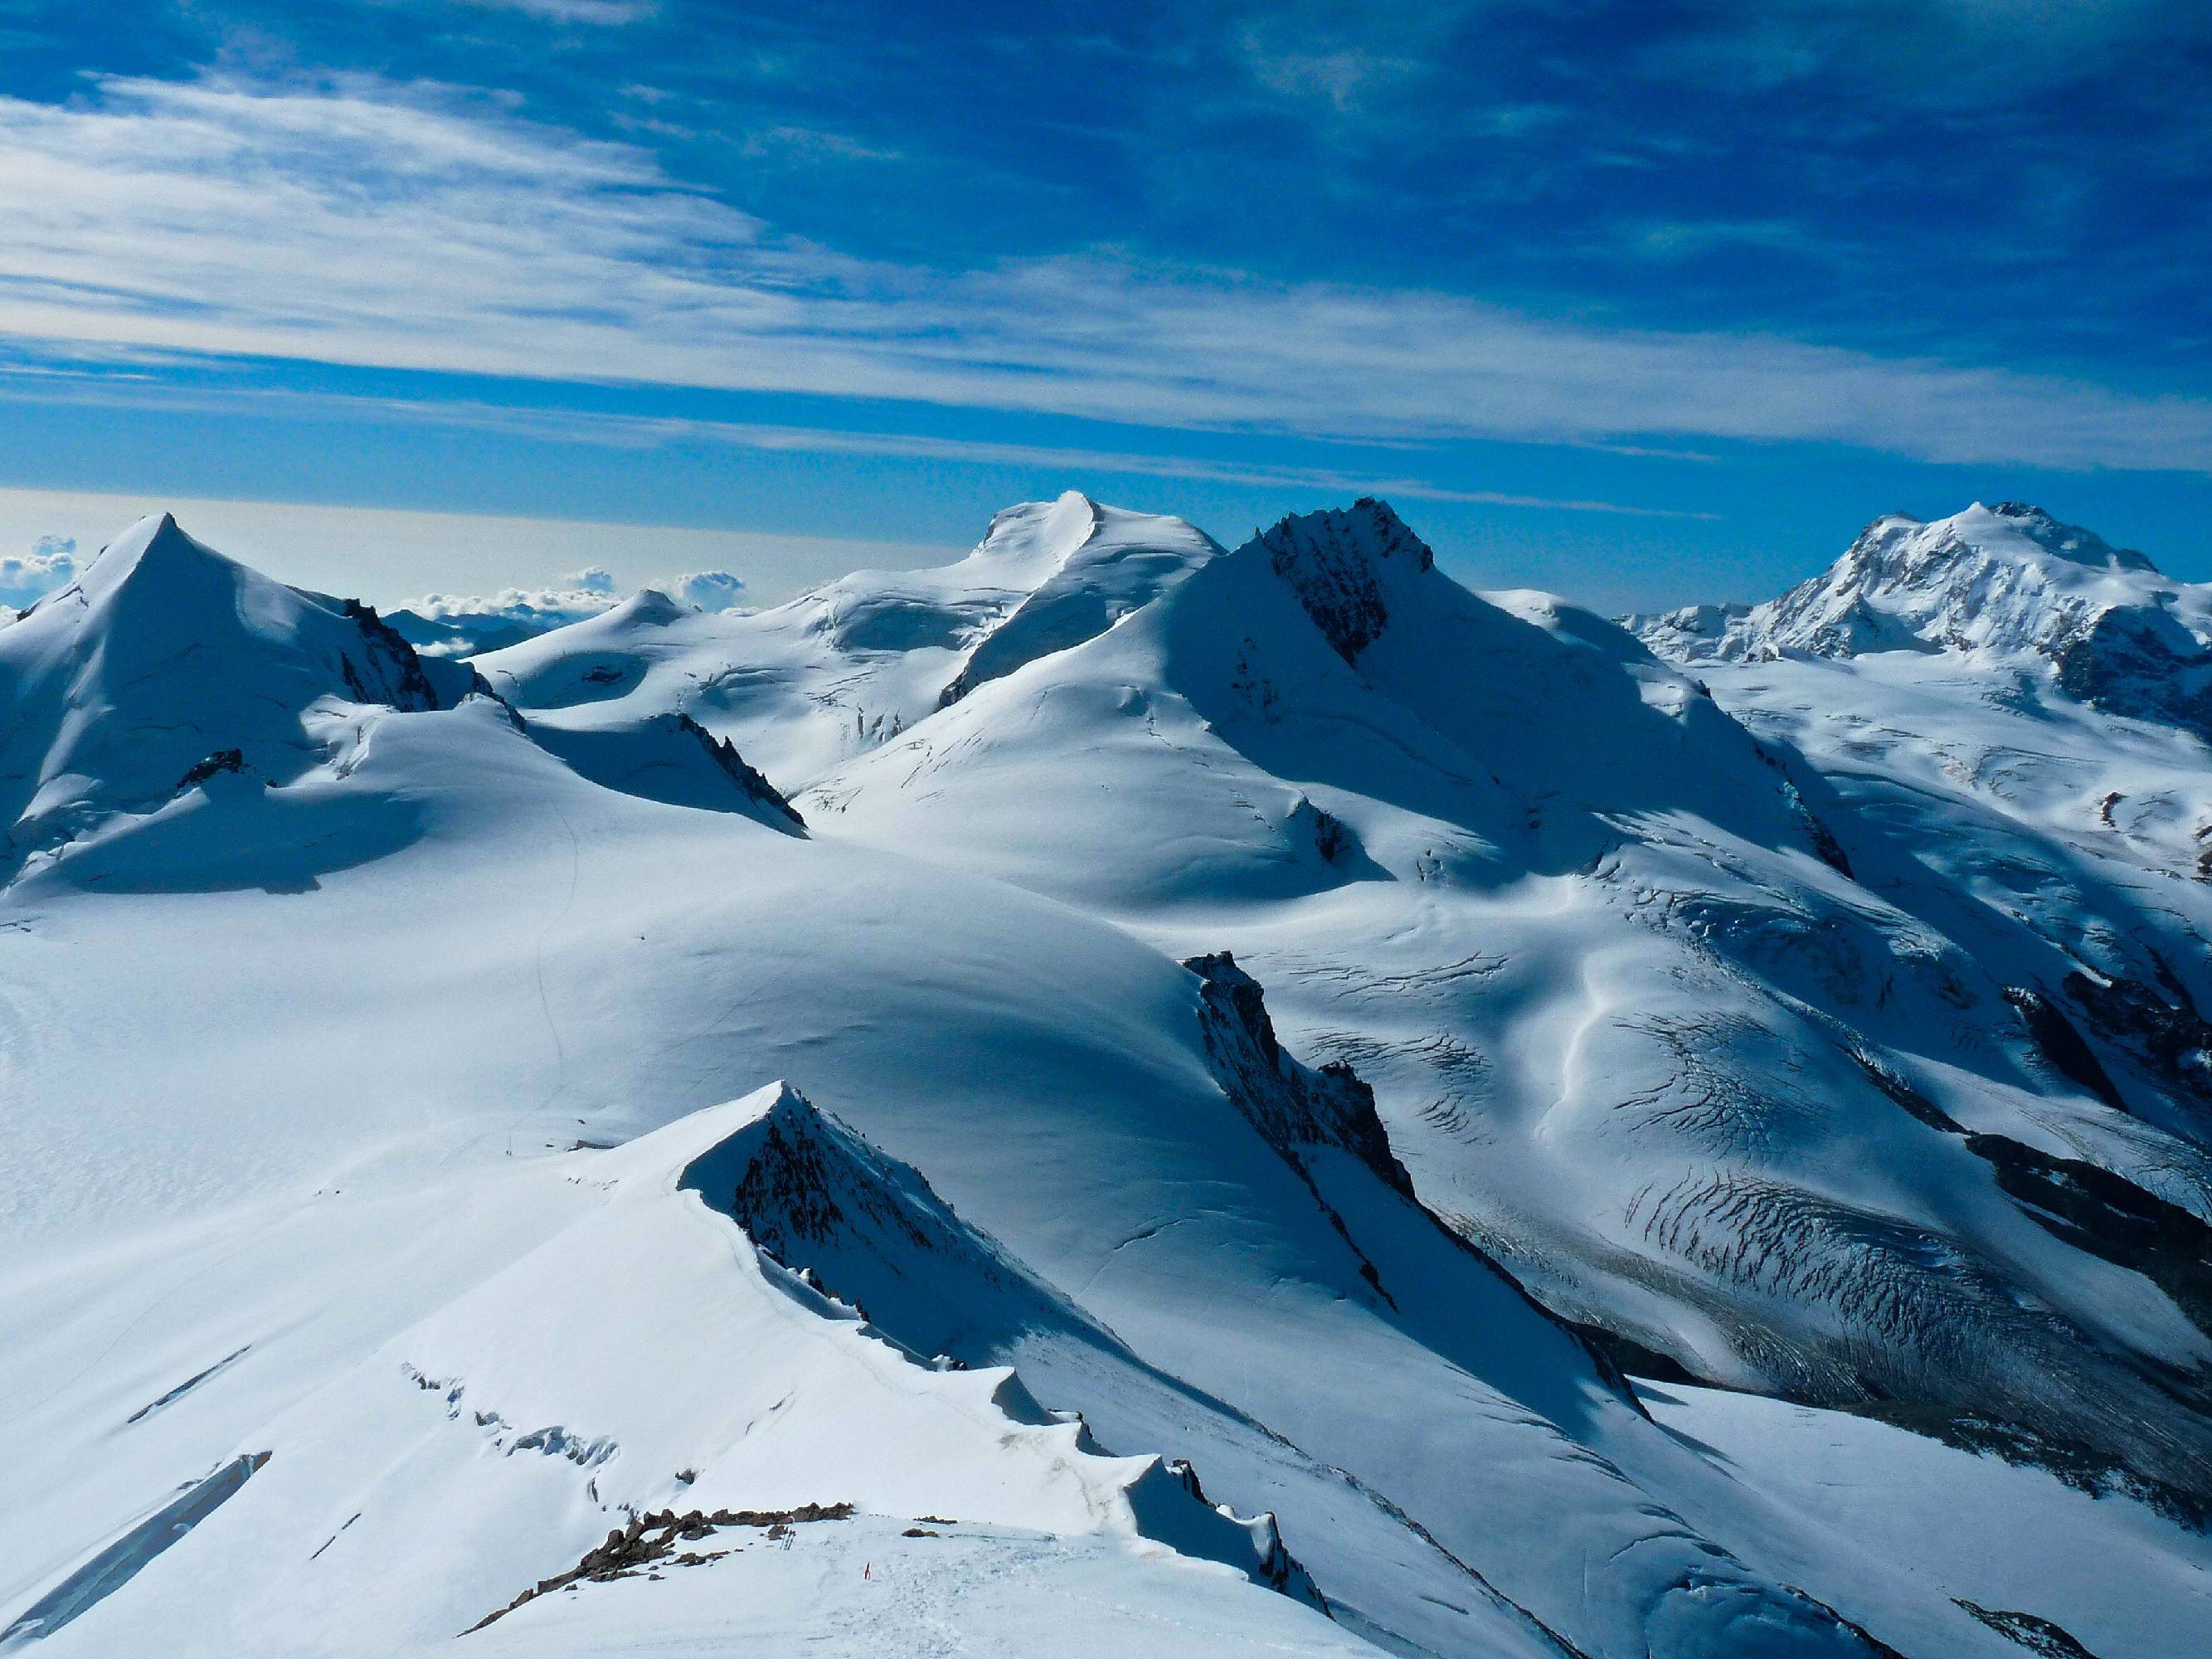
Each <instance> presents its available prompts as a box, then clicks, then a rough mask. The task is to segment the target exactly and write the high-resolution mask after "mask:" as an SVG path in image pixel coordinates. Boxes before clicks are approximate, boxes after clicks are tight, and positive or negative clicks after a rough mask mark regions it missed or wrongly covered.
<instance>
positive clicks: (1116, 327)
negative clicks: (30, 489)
mask: <svg viewBox="0 0 2212 1659" xmlns="http://www.w3.org/2000/svg"><path fill="white" fill-rule="evenodd" d="M97 93H98V95H97V97H96V99H94V100H93V101H91V102H89V103H86V104H82V105H70V106H53V105H45V104H38V103H33V102H28V101H26V100H19V99H7V98H0V222H5V223H7V225H8V226H9V236H8V239H7V240H6V243H5V244H4V246H0V333H5V334H9V335H13V336H15V337H17V338H18V339H19V340H22V341H37V342H45V343H49V344H53V345H58V347H60V348H62V349H69V350H76V351H80V352H82V351H85V350H88V349H97V350H100V351H112V350H114V349H141V350H145V349H154V350H164V351H185V352H211V353H239V354H251V355H261V356H281V357H292V358H301V359H307V360H312V361H318V362H340V363H352V364H368V365H377V366H383V367H395V368H430V369H441V370H453V371H464V372H467V371H475V372H482V373H488V374H507V375H519V376H529V377H537V378H556V379H577V380H622V381H645V382H652V383H659V384H666V385H682V386H714V387H727V388H744V389H757V390H769V391H799V392H813V393H824V394H830V395H852V396H865V397H872V398H919V399H925V400H929V401H934V402H939V403H945V404H963V405H969V406H987V407H994V408H1002V409H1018V410H1049V411H1053V412H1057V413H1062V414H1070V415H1077V416H1090V417H1094V418H1103V419H1107V420H1114V421H1121V422H1133V423H1139V424H1144V425H1149V426H1155V427H1158V426H1185V427H1204V426H1212V427H1250V428H1265V429H1270V430H1289V431H1295V432H1300V433H1308V434H1316V435H1333V436H1340V437H1361V438H1389V437H1454V436H1484V437H1508V438H1518V439H1534V440H1556V441H1589V440H1603V439H1607V438H1613V437H1620V436H1624V435H1644V434H1670V435H1703V436H1710V437H1723V438H1739V439H1752V440H1768V439H1810V440H1819V441H1834V442H1840V443H1847V444H1855V445H1863V446H1868V447H1874V448H1877V449H1882V450H1887V451H1891V452H1894V453H1902V454H1907V455H1912V456H1917V457H1920V458H1923V459H1934V460H1942V461H1956V462H2020V463H2027V464H2034V465H2054V466H2084V467H2086V466H2120V467H2154V468H2175V469H2184V470H2191V471H2212V401H2207V400H2205V399H2203V398H2181V397H2173V398H2146V397H2141V396H2136V395H2130V394H2125V393H2121V392H2113V391H2111V390H2108V389H2105V388H2100V387H2098V386H2093V385H2088V384H2084V383H2081V382H2078V381H2072V380H2060V379H2056V378H2051V377H2038V376H2031V375H2025V374H2012V373H2008V372H2006V371H2003V370H1999V369H1990V368H1972V367H1960V366H1956V365H1952V364H1948V363H1944V362H1936V361H1929V360H1905V359H1897V358H1882V357H1875V356H1869V355H1866V354H1863V353H1858V352H1854V351H1848V350H1840V349H1832V348H1827V347H1823V346H1819V345H1812V344H1807V343H1801V342H1796V341H1791V340H1788V339H1780V338H1771V337H1740V336H1731V335H1723V334H1717V333H1662V332H1650V331H1644V332H1637V331H1614V330H1605V329H1601V328H1596V327H1592V326H1588V325H1581V324H1567V323H1555V322H1547V321H1545V320H1543V319H1537V318H1532V317H1529V316H1526V315H1522V314H1519V313H1514V312H1510V311H1507V310H1504V309H1501V308H1499V307H1493V306H1490V305H1486V304H1484V303H1483V302H1481V301H1478V300H1474V299H1470V298H1467V297H1464V296H1461V295H1449V294H1440V293H1420V292H1402V291H1377V290H1360V289H1346V288H1334V287H1326V286H1321V285H1311V284H1309V285H1303V286H1285V285H1279V284H1270V283H1260V282H1256V281H1252V280H1249V279H1244V278H1240V277H1237V276H1234V275H1233V274H1222V273H1217V274H1211V275H1199V276H1192V275H1187V274H1186V275H1180V276H1163V275H1161V274H1159V273H1157V272H1152V271H1148V270H1142V269H1139V268H1136V267H1133V266H1131V265H1129V264H1126V263H1121V262H1116V261H1113V260H1109V259H1103V258H1066V259H1060V260H1047V261H1030V262H1025V263H1020V264H1010V265H1006V266H1004V267H1000V268H995V269H992V270H982V271H975V272H967V273H951V274H947V273H938V272H931V271H927V270H916V269H912V268H908V267H903V266H896V265H891V264H884V263H870V262H865V261H860V260H855V259H851V258H845V257H842V256H841V255H838V254H836V253H835V252H831V251H829V250H827V249H824V248H821V247H819V246H812V245H810V244H807V243H805V242H802V241H799V240H794V239H792V238H789V237H786V236H781V235H779V234H775V232H774V231H772V230H771V228H769V227H767V226H764V225H763V224H762V223H760V222H758V221H757V220H754V219H752V218H750V217H749V216H746V215H744V214H742V213H739V212H738V211H736V210H733V209H732V208H730V207H729V206H727V205H726V204H723V203H720V202H718V201H716V200H714V198H712V197H708V196H706V195H703V194H702V193H700V192H697V191H692V190H690V189H686V188H684V187H683V186H682V185H679V184H678V183H677V182H675V181H673V180H671V179H669V178H668V177H666V176H665V174H664V173H662V172H660V170H659V167H658V166H657V164H656V163H655V162H654V161H653V159H652V157H651V156H649V155H647V153H646V152H644V151H642V150H640V149H635V148H632V147H629V146H626V145H621V144H612V143H599V142H594V141H587V140H584V139H581V138H579V137H575V136H574V135H573V134H569V133H566V132H563V131H559V130H557V129H554V128H550V127H546V126H542V125H532V124H530V123H528V122H526V121H523V120H521V119H520V118H517V117H516V116H514V115H513V113H512V112H509V111H508V110H507V109H506V108H504V107H502V106H499V105H497V104H495V103H491V102H487V101H485V100H481V99H477V100H471V99H469V98H467V97H465V96H464V95H463V94H459V93H458V92H455V91H453V90H452V89H450V88H427V87H410V88H395V87H392V86H391V85H389V84H387V83H383V82H370V81H364V80H351V81H346V82H339V83H337V84H333V85H330V86H325V87H320V88H273V89H272V88H265V87H261V88H256V87H249V86H246V85H243V84H234V83H229V82H219V81H201V82H189V83H179V82H156V81H149V80H128V79H109V80H106V81H104V82H100V83H98V88H97Z"/></svg>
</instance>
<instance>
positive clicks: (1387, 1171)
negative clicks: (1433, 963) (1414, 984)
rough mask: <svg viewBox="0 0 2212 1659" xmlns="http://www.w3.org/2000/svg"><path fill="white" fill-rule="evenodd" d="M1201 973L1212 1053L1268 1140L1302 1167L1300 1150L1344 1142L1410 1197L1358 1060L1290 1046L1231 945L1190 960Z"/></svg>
mask: <svg viewBox="0 0 2212 1659" xmlns="http://www.w3.org/2000/svg"><path fill="white" fill-rule="evenodd" d="M1183 966H1184V967H1186V968H1188V969H1190V971H1191V972H1192V973H1194V974H1196V975H1198V977H1199V981H1200V984H1199V1001H1200V1008H1201V1010H1202V1013H1201V1020H1202V1023H1203V1026H1204V1030H1205V1034H1206V1051H1207V1053H1208V1054H1211V1055H1212V1058H1213V1061H1214V1069H1215V1074H1216V1075H1217V1076H1218V1077H1219V1078H1220V1079H1221V1085H1222V1087H1223V1088H1224V1089H1225V1091H1227V1092H1228V1095H1229V1097H1230V1099H1231V1101H1233V1102H1234V1103H1236V1106H1237V1109H1238V1110H1239V1111H1241V1112H1243V1114H1244V1115H1245V1116H1246V1117H1248V1118H1249V1119H1250V1120H1251V1121H1252V1127H1255V1129H1257V1130H1259V1132H1260V1135H1261V1139H1264V1140H1265V1141H1266V1142H1267V1144H1268V1145H1269V1146H1272V1147H1273V1148H1274V1149H1275V1151H1276V1152H1279V1153H1280V1154H1281V1155H1282V1156H1283V1157H1284V1158H1286V1159H1288V1160H1289V1161H1290V1162H1291V1164H1292V1165H1293V1166H1294V1167H1297V1168H1298V1169H1299V1170H1301V1172H1303V1170H1304V1165H1303V1164H1300V1163H1299V1160H1298V1149H1299V1148H1300V1147H1303V1146H1337V1147H1341V1148H1342V1149H1343V1150H1344V1151H1346V1152H1350V1153H1351V1154H1352V1156H1353V1157H1355V1158H1358V1160H1359V1161H1360V1162H1361V1163H1363V1164H1365V1165H1366V1166H1367V1167H1368V1168H1369V1169H1370V1170H1373V1171H1374V1172H1375V1173H1376V1175H1377V1176H1380V1177H1381V1178H1382V1180H1383V1183H1384V1184H1385V1185H1386V1186H1388V1187H1389V1188H1391V1189H1392V1190H1393V1191H1395V1192H1396V1193H1399V1194H1401V1195H1403V1196H1404V1197H1407V1198H1412V1197H1413V1178H1412V1177H1411V1176H1408V1175H1407V1173H1406V1166H1405V1165H1404V1164H1401V1163H1400V1162H1399V1161H1398V1157H1397V1154H1396V1153H1395V1152H1392V1151H1391V1150H1390V1137H1389V1134H1388V1133H1386V1132H1385V1131H1384V1129H1383V1120H1382V1118H1381V1117H1380V1116H1378V1115H1376V1110H1375V1091H1374V1090H1372V1089H1370V1088H1369V1087H1368V1086H1367V1085H1366V1084H1364V1083H1363V1082H1361V1081H1360V1079H1359V1076H1358V1073H1355V1072H1354V1071H1353V1070H1352V1067H1351V1066H1347V1065H1346V1064H1344V1063H1343V1062H1342V1061H1341V1060H1334V1061H1331V1062H1330V1063H1329V1064H1328V1065H1326V1066H1322V1067H1321V1068H1320V1069H1319V1070H1317V1071H1316V1070H1315V1069H1313V1068H1311V1067H1310V1066H1303V1065H1300V1064H1299V1063H1298V1062H1297V1060H1293V1059H1291V1056H1290V1055H1289V1054H1285V1052H1284V1050H1283V1045H1282V1042H1281V1041H1280V1040H1279V1038H1278V1037H1277V1036H1275V1024H1274V1022H1273V1020H1272V1019H1270V1018H1268V1017H1267V994H1266V993H1265V992H1263V991H1262V990H1261V988H1260V981H1257V980H1255V979H1254V978H1253V977H1252V975H1249V974H1248V973H1246V972H1245V971H1244V970H1243V969H1242V968H1239V967H1238V966H1237V959H1236V958H1235V957H1232V956H1231V955H1230V953H1229V952H1228V951H1220V952H1218V953H1217V954H1215V955H1212V956H1203V957H1191V958H1190V959H1189V960H1188V961H1187V962H1185V963H1183Z"/></svg>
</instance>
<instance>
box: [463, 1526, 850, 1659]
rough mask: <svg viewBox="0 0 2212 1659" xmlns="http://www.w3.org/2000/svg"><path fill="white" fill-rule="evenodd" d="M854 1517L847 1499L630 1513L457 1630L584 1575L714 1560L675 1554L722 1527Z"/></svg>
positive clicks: (603, 1577) (600, 1579)
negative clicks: (565, 1562) (576, 1557)
mask: <svg viewBox="0 0 2212 1659" xmlns="http://www.w3.org/2000/svg"><path fill="white" fill-rule="evenodd" d="M852 1516H853V1506H852V1505H851V1504H800V1505H799V1507H798V1508H797V1509H795V1510H690V1511H689V1512H687V1513H685V1514H683V1515H678V1514H677V1513H676V1511H675V1510H657V1511H655V1512H654V1513H653V1514H650V1515H634V1516H631V1517H630V1520H629V1525H628V1526H626V1527H617V1528H613V1529H612V1530H611V1531H610V1532H609V1533H608V1534H607V1537H606V1541H605V1543H603V1544H601V1545H600V1546H599V1547H598V1548H597V1549H594V1550H592V1551H591V1552H589V1553H586V1555H585V1557H584V1559H582V1560H580V1561H579V1562H578V1563H576V1565H574V1566H573V1567H571V1568H569V1569H568V1571H566V1572H562V1573H556V1574H555V1575H554V1576H553V1577H550V1578H541V1579H539V1580H538V1582H537V1583H535V1584H532V1586H531V1587H530V1588H529V1589H526V1590H525V1591H523V1592H522V1594H521V1595H518V1596H516V1597H515V1598H514V1600H513V1601H509V1602H508V1603H507V1605H506V1606H505V1607H501V1608H498V1609H497V1610H495V1611H494V1612H491V1613H486V1614H485V1615H484V1616H483V1618H481V1619H479V1620H477V1622H476V1623H475V1624H473V1625H471V1626H469V1627H468V1629H467V1630H465V1631H463V1632H461V1634H462V1635H464V1636H467V1635H469V1634H471V1633H472V1632H476V1631H480V1630H482V1629H483V1627H484V1626H486V1625H489V1624H492V1623H494V1622H495V1621H496V1620H501V1619H504V1618H505V1617H506V1616H507V1614H508V1613H513V1611H514V1610H515V1609H516V1608H517V1607H520V1606H522V1605H523V1603H525V1602H526V1601H536V1600H537V1599H538V1597H539V1596H541V1595H550V1594H551V1593H552V1592H553V1591H555V1590H558V1589H567V1588H568V1586H569V1585H571V1584H574V1583H582V1582H585V1581H586V1580H588V1581H590V1582H592V1583H607V1582H608V1581H610V1580H611V1579H616V1578H627V1577H631V1576H632V1575H634V1574H636V1573H640V1572H643V1571H646V1570H647V1569H648V1568H650V1567H652V1566H653V1565H655V1564H656V1563H658V1562H663V1561H672V1562H673V1563H674V1564H675V1565H678V1566H694V1565H698V1564H700V1563H702V1562H704V1561H708V1560H712V1559H714V1555H719V1554H720V1553H722V1552H720V1551H719V1550H717V1551H715V1552H714V1553H712V1554H700V1553H696V1552H684V1553H679V1552H678V1550H677V1545H678V1543H686V1544H696V1543H698V1542H700V1541H702V1540H704V1539H707V1538H710V1537H712V1536H713V1535H714V1533H715V1532H716V1531H718V1530H719V1529H720V1528H724V1527H759V1528H765V1529H766V1530H767V1532H768V1535H769V1537H771V1538H778V1537H781V1536H782V1535H783V1534H784V1533H786V1532H787V1531H789V1530H790V1528H793V1527H795V1526H806V1525H811V1524H812V1523H813V1522H819V1521H848V1520H850V1519H851V1518H852Z"/></svg>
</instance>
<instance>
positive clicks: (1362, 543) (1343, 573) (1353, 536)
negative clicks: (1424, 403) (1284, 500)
mask: <svg viewBox="0 0 2212 1659" xmlns="http://www.w3.org/2000/svg"><path fill="white" fill-rule="evenodd" d="M1248 545H1250V546H1253V547H1258V548H1262V549H1265V550H1266V551H1267V559H1268V562H1269V564H1270V565H1271V566H1272V567H1273V569H1274V572H1275V574H1276V575H1278V576H1279V577H1281V578H1282V579H1283V580H1284V581H1285V582H1286V583H1288V584H1289V586H1290V588H1291V592H1293V593H1295V594H1296V595H1297V600H1298V603H1299V605H1302V606H1303V607H1304V610H1305V613H1306V615H1308V616H1309V617H1312V618H1313V622H1314V626H1316V628H1318V629H1321V631H1322V634H1323V635H1326V636H1327V638H1328V642H1329V646H1330V647H1331V648H1332V649H1333V650H1334V651H1335V653H1337V655H1339V656H1340V657H1342V658H1343V659H1345V661H1346V662H1347V663H1349V662H1353V661H1356V660H1357V659H1358V656H1359V653H1361V652H1362V651H1364V650H1365V649H1366V648H1367V647H1369V646H1370V645H1372V644H1373V643H1374V642H1375V641H1376V639H1377V638H1379V637H1380V636H1381V635H1382V632H1383V629H1384V627H1385V626H1386V625H1387V624H1388V623H1389V620H1390V610H1391V605H1392V602H1393V598H1394V597H1395V595H1394V590H1397V591H1399V592H1402V589H1401V584H1402V582H1403V581H1404V580H1406V579H1407V578H1408V577H1410V576H1415V575H1419V574H1425V573H1426V572H1428V571H1430V570H1431V569H1433V568H1435V567H1436V555H1435V554H1434V553H1433V552H1431V550H1430V549H1429V544H1427V543H1426V542H1425V541H1423V540H1422V539H1421V538H1419V536H1417V535H1415V534H1414V533H1413V531H1412V530H1411V529H1409V528H1408V527H1407V525H1406V522H1405V521H1404V520H1402V519H1401V518H1399V516H1398V515H1397V514H1396V513H1395V512H1393V511H1392V510H1391V508H1390V505H1389V502H1387V501H1377V500H1376V499H1375V498H1374V497H1373V496H1371V495H1363V496H1362V497H1360V499H1359V500H1358V501H1354V502H1353V503H1352V505H1351V506H1350V507H1346V508H1342V509H1334V508H1333V509H1330V510H1328V511H1327V512H1321V513H1300V514H1297V515H1294V516H1292V517H1290V518H1286V519H1285V520H1282V521H1281V522H1280V523H1279V524H1278V525H1276V526H1274V528H1273V529H1272V530H1267V531H1263V532H1261V533H1260V534H1259V535H1258V536H1256V537H1255V538H1253V540H1252V542H1251V543H1249V544H1248Z"/></svg>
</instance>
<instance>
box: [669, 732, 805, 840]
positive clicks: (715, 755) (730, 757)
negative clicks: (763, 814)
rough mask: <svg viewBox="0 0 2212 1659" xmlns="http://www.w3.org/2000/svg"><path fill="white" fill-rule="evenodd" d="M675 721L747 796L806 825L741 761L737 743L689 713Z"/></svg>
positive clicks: (775, 790)
mask: <svg viewBox="0 0 2212 1659" xmlns="http://www.w3.org/2000/svg"><path fill="white" fill-rule="evenodd" d="M676 723H677V725H678V726H679V727H680V728H682V729H683V730H684V731H685V732H690V734H691V735H692V736H693V737H695V738H697V739H698V740H699V742H700V744H701V745H702V747H704V748H705V750H707V753H708V757H709V758H711V759H712V760H713V761H714V764H715V765H716V766H718V767H720V769H722V772H723V774H724V775H726V777H728V779H729V780H730V781H731V782H732V783H734V784H736V785H737V786H738V790H739V791H740V792H741V793H743V794H744V798H745V799H747V800H749V801H750V802H752V803H753V804H754V805H756V806H759V807H763V808H764V809H766V810H767V811H769V812H770V813H772V814H774V815H775V816H776V817H781V818H783V819H785V820H786V821H787V822H788V823H790V824H791V826H792V827H793V829H805V827H806V820H805V818H803V817H799V809H798V808H797V807H795V806H793V805H792V804H791V803H790V801H788V800H787V799H785V798H784V795H783V793H782V791H781V790H779V789H778V788H777V787H775V785H774V784H772V783H770V782H769V781H768V780H767V779H766V778H764V777H763V776H762V775H760V774H759V773H758V772H757V771H756V770H754V769H753V768H752V767H750V766H749V765H747V764H746V763H745V759H744V756H742V755H740V754H738V746H737V744H734V743H732V742H731V741H730V740H729V739H728V738H716V737H715V736H714V733H713V732H709V731H708V729H707V728H706V727H705V726H702V725H700V724H699V722H698V721H696V720H693V719H692V718H691V716H690V715H689V714H682V713H679V714H678V715H677V716H676Z"/></svg>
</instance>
